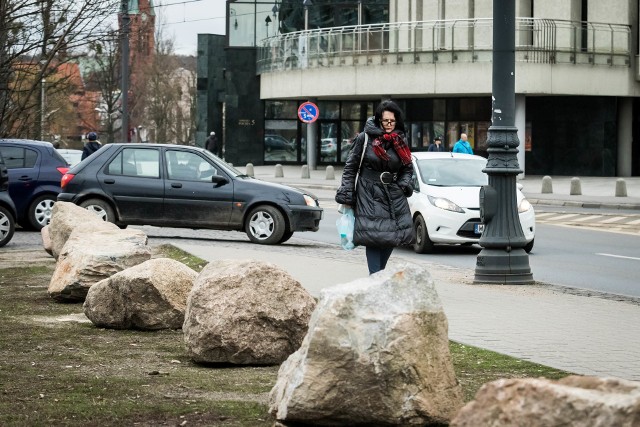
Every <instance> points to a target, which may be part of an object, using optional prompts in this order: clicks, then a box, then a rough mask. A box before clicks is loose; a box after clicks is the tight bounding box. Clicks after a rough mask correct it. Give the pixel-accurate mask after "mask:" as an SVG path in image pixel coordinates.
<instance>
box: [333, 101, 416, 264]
mask: <svg viewBox="0 0 640 427" xmlns="http://www.w3.org/2000/svg"><path fill="white" fill-rule="evenodd" d="M412 178H413V166H412V164H411V151H410V150H409V147H408V146H407V143H406V138H405V128H404V121H403V118H402V111H401V110H400V107H398V105H397V104H396V103H395V102H393V101H383V102H382V103H381V104H380V105H379V106H378V108H377V109H376V112H375V115H374V116H373V117H370V118H369V119H368V120H367V123H366V124H365V127H364V132H362V133H360V134H359V135H358V136H357V137H356V139H355V141H354V145H353V149H352V150H351V152H350V154H349V157H348V158H347V161H346V163H345V166H344V170H343V172H342V182H341V185H340V188H338V191H337V194H336V198H335V199H336V202H338V203H342V204H343V205H345V206H349V207H353V209H354V213H355V218H356V220H355V228H354V234H353V242H354V244H356V245H361V246H365V247H366V255H367V266H368V267H369V274H373V273H376V272H378V271H380V270H384V268H385V267H386V265H387V261H388V260H389V257H390V256H391V253H392V252H393V248H394V247H396V246H403V245H409V244H411V243H413V241H414V239H415V233H414V230H413V222H412V220H411V212H410V210H409V204H408V202H407V197H409V196H410V195H411V194H412V193H413V189H412V187H411V181H412Z"/></svg>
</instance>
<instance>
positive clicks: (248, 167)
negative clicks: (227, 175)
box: [245, 163, 255, 177]
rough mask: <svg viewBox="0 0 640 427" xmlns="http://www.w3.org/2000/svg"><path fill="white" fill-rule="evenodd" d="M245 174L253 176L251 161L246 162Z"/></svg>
mask: <svg viewBox="0 0 640 427" xmlns="http://www.w3.org/2000/svg"><path fill="white" fill-rule="evenodd" d="M245 175H247V176H250V177H255V174H254V172H253V163H247V168H246V170H245Z"/></svg>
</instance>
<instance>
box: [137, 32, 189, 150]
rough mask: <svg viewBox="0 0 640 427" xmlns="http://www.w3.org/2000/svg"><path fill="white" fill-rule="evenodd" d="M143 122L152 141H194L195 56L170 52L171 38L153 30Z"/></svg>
mask: <svg viewBox="0 0 640 427" xmlns="http://www.w3.org/2000/svg"><path fill="white" fill-rule="evenodd" d="M146 93H147V96H146V98H145V105H146V115H145V118H146V123H147V126H148V127H150V128H152V129H154V130H155V138H154V140H155V142H162V143H165V142H166V143H176V144H184V145H186V144H193V142H194V140H195V94H196V73H195V58H192V57H186V58H185V57H178V56H176V55H175V54H174V49H173V41H172V40H170V39H167V38H165V37H164V36H163V34H162V32H161V31H157V32H156V37H155V55H154V59H153V61H152V63H151V66H150V67H149V70H148V75H147V88H146Z"/></svg>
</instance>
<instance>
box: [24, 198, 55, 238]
mask: <svg viewBox="0 0 640 427" xmlns="http://www.w3.org/2000/svg"><path fill="white" fill-rule="evenodd" d="M55 204H56V196H55V195H52V194H45V195H44V196H40V197H37V198H36V199H35V200H34V201H33V202H31V205H30V206H29V227H30V228H32V229H34V230H41V229H42V227H44V226H45V225H49V221H51V211H52V210H53V205H55Z"/></svg>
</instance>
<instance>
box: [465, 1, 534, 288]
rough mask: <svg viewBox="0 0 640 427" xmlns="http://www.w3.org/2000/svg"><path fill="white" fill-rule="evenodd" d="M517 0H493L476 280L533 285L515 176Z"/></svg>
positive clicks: (517, 170)
mask: <svg viewBox="0 0 640 427" xmlns="http://www.w3.org/2000/svg"><path fill="white" fill-rule="evenodd" d="M515 16H516V6H515V0H493V79H492V85H493V96H492V100H493V101H492V105H491V110H492V111H491V127H490V128H489V133H488V138H487V144H488V145H489V149H488V153H489V157H488V159H487V167H486V168H485V169H484V170H483V171H484V172H485V173H486V174H487V175H489V185H485V186H484V187H482V189H481V191H480V218H481V219H482V222H483V223H484V231H483V233H482V237H481V238H480V241H479V242H478V243H479V244H480V246H482V250H481V251H480V253H479V254H478V258H477V260H476V273H475V278H474V283H495V284H505V285H506V284H511V285H515V284H529V283H533V274H532V273H531V267H529V255H527V253H526V252H525V250H524V246H525V245H526V243H527V242H526V240H525V237H524V233H523V232H522V225H521V224H520V217H519V216H518V202H517V199H516V176H517V175H518V174H519V173H522V170H520V166H519V165H518V158H517V154H518V146H519V145H520V141H519V140H518V128H516V127H515V103H516V101H515V81H516V75H515V50H516V31H515V27H516V25H515V22H516V18H515Z"/></svg>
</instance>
